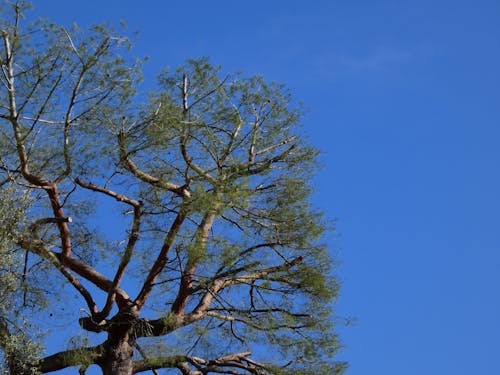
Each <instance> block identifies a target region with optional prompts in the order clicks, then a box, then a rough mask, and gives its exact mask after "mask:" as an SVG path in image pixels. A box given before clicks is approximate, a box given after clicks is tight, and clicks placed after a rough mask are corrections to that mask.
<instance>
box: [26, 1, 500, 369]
mask: <svg viewBox="0 0 500 375" xmlns="http://www.w3.org/2000/svg"><path fill="white" fill-rule="evenodd" d="M34 4H35V7H36V10H35V12H34V14H35V15H36V16H39V15H43V16H48V17H49V18H51V19H53V20H54V21H56V22H58V23H62V24H66V25H68V24H71V23H73V22H76V23H78V24H80V25H82V26H85V25H89V24H91V23H99V22H102V21H109V22H110V23H111V24H118V22H119V21H120V20H125V21H126V23H127V24H128V27H129V30H130V31H134V30H138V31H140V34H139V37H138V40H137V41H136V43H135V45H136V48H134V50H133V54H135V55H136V56H139V57H144V56H149V57H150V62H149V63H148V64H147V65H146V66H145V69H144V75H145V78H146V80H145V87H147V85H151V84H152V83H154V82H155V76H156V74H157V73H158V72H159V71H160V70H161V69H163V68H164V67H166V66H171V67H175V66H177V65H179V64H181V63H182V62H183V61H184V60H185V59H186V58H189V57H199V56H209V57H210V58H211V62H212V63H215V64H221V65H223V67H224V70H225V71H228V72H231V71H234V70H237V69H242V70H243V71H245V73H246V74H248V75H253V74H259V75H263V76H264V77H265V78H266V79H268V80H275V81H279V82H283V83H285V84H286V85H287V86H288V87H289V88H290V89H291V91H292V93H293V95H294V97H295V98H296V99H297V100H301V101H303V102H304V103H305V104H306V105H307V107H308V108H309V112H308V114H307V116H306V117H305V118H304V125H305V128H306V131H307V133H308V134H309V136H310V139H311V141H312V143H313V144H314V145H316V146H317V147H318V148H320V149H321V150H322V151H323V156H322V163H323V165H324V168H323V170H322V171H321V172H320V173H319V174H318V176H317V179H316V181H315V187H316V192H315V197H314V200H315V203H316V204H317V205H319V206H320V207H322V209H323V210H324V211H325V212H326V213H327V215H328V216H329V217H330V218H332V219H333V218H338V230H337V233H335V234H332V235H329V237H328V238H327V241H328V243H329V245H330V247H331V249H332V252H333V253H334V254H336V256H337V257H338V259H339V260H340V261H341V266H340V267H339V268H338V269H337V271H336V272H337V274H338V276H339V279H340V280H341V282H342V285H343V288H342V292H341V298H340V300H339V303H338V304H337V306H336V309H337V313H338V315H339V316H341V317H355V318H356V324H355V325H354V326H351V327H348V328H341V329H339V333H340V335H341V340H342V342H343V343H344V345H345V349H344V350H343V351H342V352H341V354H340V357H339V359H342V360H347V361H349V362H350V369H349V370H348V372H347V373H348V374H350V375H364V374H375V375H378V374H380V375H382V374H383V375H401V374H404V375H413V374H415V375H416V374H418V375H420V374H429V375H434V374H436V375H437V374H453V375H465V374H481V375H490V374H492V375H494V374H500V361H499V360H498V358H499V353H500V340H499V337H500V292H499V286H500V230H499V228H498V226H499V224H500V221H499V215H500V175H499V172H500V170H499V167H500V146H499V143H500V102H499V101H500V73H499V71H500V42H499V39H500V2H498V0H496V1H488V0H475V1H460V0H454V1H451V0H450V1H444V0H434V1H427V0H419V1H416V0H415V1H406V0H397V1H396V0H394V1H379V0H370V1H361V0H330V1H326V0H325V1H305V0H302V1H292V0H287V1H279V0H274V1H271V0H268V1H262V0H254V1H234V0H233V1H229V0H225V1H217V0H214V1H202V0H191V1H160V0H150V1H146V0H144V1H142V2H137V1H131V0H120V1H118V0H106V1H103V0H100V1H98V0H85V1H83V0H80V1H67V0H50V1H48V0H46V1H42V0H35V1H34ZM67 373H68V374H70V373H75V374H76V370H72V371H69V372H67Z"/></svg>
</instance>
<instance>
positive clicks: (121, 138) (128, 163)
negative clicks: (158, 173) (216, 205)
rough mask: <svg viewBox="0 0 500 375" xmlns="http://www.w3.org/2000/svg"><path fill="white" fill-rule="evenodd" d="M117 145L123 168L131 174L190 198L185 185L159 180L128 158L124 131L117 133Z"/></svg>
mask: <svg viewBox="0 0 500 375" xmlns="http://www.w3.org/2000/svg"><path fill="white" fill-rule="evenodd" d="M118 146H119V153H120V160H122V161H123V162H124V163H125V168H126V169H127V170H128V171H129V172H132V174H133V175H134V176H135V177H137V178H138V179H140V180H142V181H144V182H147V183H148V184H151V185H153V186H158V187H161V188H163V189H167V190H169V191H171V192H173V193H175V194H177V195H179V196H181V197H184V198H190V197H191V194H190V193H189V190H188V189H187V187H186V186H180V185H176V184H173V183H171V182H167V181H163V180H160V179H159V178H157V177H154V176H151V175H150V174H148V173H146V172H144V171H142V170H140V169H139V168H138V167H137V165H136V164H135V163H134V162H133V161H132V159H130V157H129V154H128V151H127V146H126V137H125V132H124V131H121V132H120V133H118Z"/></svg>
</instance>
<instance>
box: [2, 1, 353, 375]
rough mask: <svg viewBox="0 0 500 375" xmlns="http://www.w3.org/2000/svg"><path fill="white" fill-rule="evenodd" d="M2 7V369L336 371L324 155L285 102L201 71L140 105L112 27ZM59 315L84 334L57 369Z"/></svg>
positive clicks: (215, 71) (205, 66) (274, 87)
mask: <svg viewBox="0 0 500 375" xmlns="http://www.w3.org/2000/svg"><path fill="white" fill-rule="evenodd" d="M4 8H5V9H4V10H5V11H6V14H5V15H4V17H5V19H4V20H3V21H2V23H1V25H0V35H1V40H2V44H3V46H2V50H1V57H0V65H1V67H2V71H1V73H0V75H1V76H0V80H1V85H0V89H1V91H2V93H1V96H0V119H1V122H0V131H1V132H2V134H1V138H0V157H1V159H0V187H1V191H0V194H1V199H2V206H1V207H0V210H1V217H0V234H1V240H0V255H1V258H0V291H1V295H0V302H1V303H0V348H1V349H2V350H1V353H2V355H1V357H2V361H3V363H4V371H5V372H7V373H10V374H22V375H24V374H36V373H48V372H53V371H59V370H62V369H64V368H67V367H72V366H75V367H77V368H78V369H79V373H80V374H84V373H85V371H86V369H87V368H88V367H89V366H90V365H93V364H96V365H98V366H99V367H100V368H101V369H102V372H103V374H106V375H111V374H113V375H115V374H116V375H117V374H135V373H141V372H147V371H151V372H153V373H155V374H159V373H160V372H159V371H164V373H169V374H170V373H172V374H174V373H181V374H184V375H195V374H209V373H210V374H217V373H218V374H309V373H310V374H322V373H323V374H332V373H340V372H341V371H342V369H343V368H344V367H345V366H344V364H342V363H336V362H333V359H332V358H333V356H334V354H335V353H336V351H337V350H338V348H339V344H338V341H337V339H336V336H335V335H334V333H333V331H332V319H331V313H332V300H333V299H334V298H335V296H336V294H337V289H338V287H337V284H336V283H335V281H334V279H333V278H332V276H331V271H330V266H331V263H332V261H331V259H330V257H329V253H328V251H327V249H326V248H325V246H324V245H322V244H321V242H320V241H321V236H322V233H323V231H324V229H325V222H324V220H323V217H322V214H321V213H320V212H319V211H317V210H315V209H314V208H313V207H312V206H311V203H310V200H309V196H310V193H311V176H312V173H313V171H314V170H315V167H316V162H315V159H316V156H317V151H316V150H315V149H314V148H313V147H311V146H310V145H308V144H307V142H305V140H304V137H303V134H302V132H301V131H300V129H298V124H299V123H300V108H296V107H294V106H293V105H292V102H291V98H290V94H289V92H288V91H287V90H286V88H285V87H284V86H282V85H279V84H276V83H266V82H265V81H264V80H263V79H262V78H261V77H251V78H245V77H243V76H242V75H240V74H228V75H224V74H223V73H222V70H221V68H220V67H217V66H212V65H210V64H209V62H208V60H207V59H198V60H188V61H187V63H186V64H185V66H182V67H180V68H178V69H177V70H175V71H173V72H170V71H168V70H166V71H164V72H163V73H161V74H160V76H159V81H158V82H159V83H158V87H157V89H156V90H155V91H153V92H151V93H150V94H148V95H147V97H146V96H141V95H138V94H137V90H136V88H137V85H138V82H139V81H140V63H139V62H135V61H133V60H131V59H130V58H127V57H126V56H127V49H128V48H129V47H130V43H129V41H128V39H127V38H123V37H120V36H117V35H118V34H117V32H116V30H114V29H112V28H109V27H107V26H104V25H98V26H94V27H93V28H91V29H90V30H87V31H82V30H80V29H78V28H77V27H76V26H75V27H74V28H73V29H71V30H67V29H65V28H63V27H60V26H57V25H54V24H51V23H49V22H43V21H37V22H35V23H32V24H29V25H25V22H24V21H23V17H22V15H23V13H24V11H25V9H26V8H27V6H26V4H24V3H21V2H17V3H14V4H11V5H10V7H9V9H7V8H6V7H4ZM124 56H125V57H124ZM141 98H143V100H142V102H143V103H144V104H141ZM144 98H145V99H144ZM99 207H101V208H99ZM110 223H112V224H110ZM74 295H76V296H77V298H78V299H77V300H75V302H74V303H72V302H69V301H71V298H73V296H74ZM47 314H49V316H51V317H52V319H53V321H55V322H59V321H69V320H70V319H72V321H73V324H74V325H75V326H76V325H80V326H81V328H82V333H81V334H80V335H78V336H77V337H72V338H68V336H67V334H64V333H61V338H60V341H64V340H68V346H67V348H66V349H65V350H62V351H60V352H57V353H55V354H51V355H48V356H45V357H43V356H42V354H41V353H42V350H41V343H43V340H44V338H43V333H44V332H43V329H44V327H45V326H44V325H43V324H41V323H39V320H37V319H39V317H40V316H41V315H43V316H47ZM160 369H161V370H160Z"/></svg>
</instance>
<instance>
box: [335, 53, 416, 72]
mask: <svg viewBox="0 0 500 375" xmlns="http://www.w3.org/2000/svg"><path fill="white" fill-rule="evenodd" d="M412 57H413V53H411V52H409V51H403V50H398V49H394V48H377V49H375V50H373V51H371V52H370V53H368V54H365V55H361V56H360V55H357V56H356V55H349V54H342V55H340V56H339V57H338V61H337V65H338V66H339V67H340V68H347V69H349V70H353V71H373V70H383V69H386V68H388V67H391V66H393V65H399V64H402V63H406V62H409V61H411V60H412Z"/></svg>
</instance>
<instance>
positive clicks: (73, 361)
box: [38, 344, 105, 374]
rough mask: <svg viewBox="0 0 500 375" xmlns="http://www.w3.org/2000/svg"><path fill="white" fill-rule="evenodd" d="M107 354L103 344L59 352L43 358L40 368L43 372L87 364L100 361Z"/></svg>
mask: <svg viewBox="0 0 500 375" xmlns="http://www.w3.org/2000/svg"><path fill="white" fill-rule="evenodd" d="M104 354H105V350H104V347H103V345H102V344H101V345H98V346H94V347H88V348H79V349H72V350H66V351H63V352H59V353H56V354H53V355H50V356H48V357H45V358H43V359H42V360H41V361H40V362H39V364H38V369H39V370H40V372H41V373H42V374H45V373H47V372H52V371H58V370H62V369H64V368H66V367H71V366H85V365H89V364H94V363H96V364H97V363H99V362H100V361H101V360H102V358H103V356H104Z"/></svg>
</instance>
